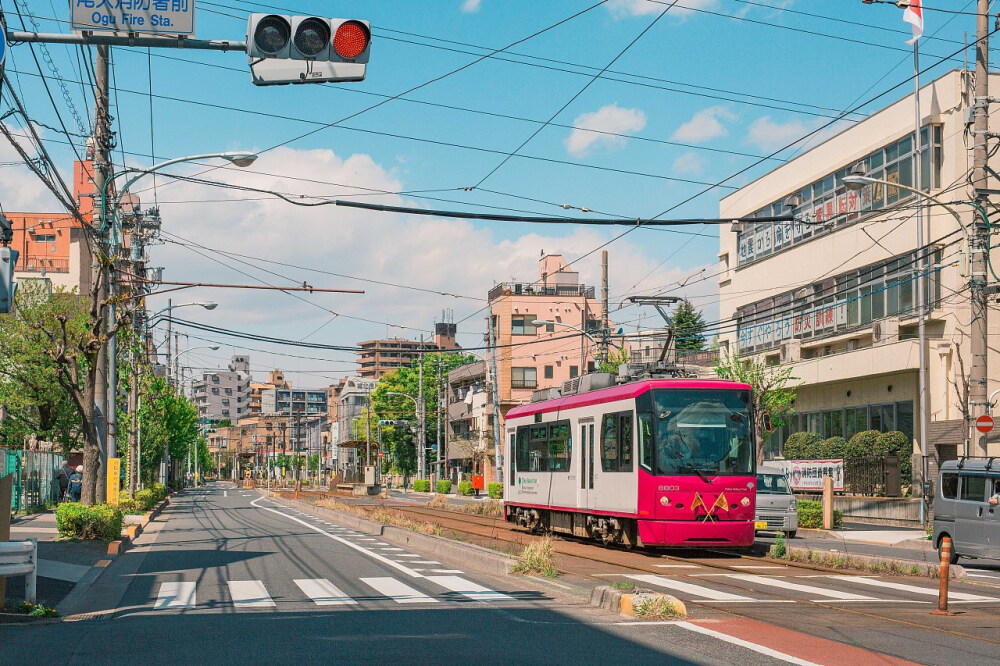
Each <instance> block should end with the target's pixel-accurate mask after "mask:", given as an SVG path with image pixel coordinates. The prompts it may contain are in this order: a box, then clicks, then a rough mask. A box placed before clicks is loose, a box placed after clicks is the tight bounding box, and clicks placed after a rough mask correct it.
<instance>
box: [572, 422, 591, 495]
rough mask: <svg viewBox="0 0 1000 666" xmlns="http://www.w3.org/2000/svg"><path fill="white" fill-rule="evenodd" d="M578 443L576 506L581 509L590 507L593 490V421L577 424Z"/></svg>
mask: <svg viewBox="0 0 1000 666" xmlns="http://www.w3.org/2000/svg"><path fill="white" fill-rule="evenodd" d="M577 427H578V428H579V434H580V438H579V439H578V440H577V441H578V442H580V444H579V446H577V447H576V449H577V454H576V455H577V459H578V461H579V465H578V467H577V470H578V471H577V480H576V505H577V507H579V508H581V509H585V508H587V507H589V506H590V491H591V490H593V488H594V419H592V418H591V419H585V420H582V421H580V422H579V425H578V426H577Z"/></svg>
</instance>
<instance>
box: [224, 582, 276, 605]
mask: <svg viewBox="0 0 1000 666" xmlns="http://www.w3.org/2000/svg"><path fill="white" fill-rule="evenodd" d="M229 595H230V596H231V597H232V598H233V605H234V606H236V607H237V608H271V607H272V606H274V605H275V603H274V600H273V599H271V595H270V594H268V593H267V588H265V587H264V583H262V582H260V581H259V580H231V581H229Z"/></svg>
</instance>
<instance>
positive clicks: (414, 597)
mask: <svg viewBox="0 0 1000 666" xmlns="http://www.w3.org/2000/svg"><path fill="white" fill-rule="evenodd" d="M361 582H363V583H365V584H366V585H368V586H370V587H373V588H375V589H376V590H378V591H379V593H381V594H383V595H385V596H387V597H389V598H390V599H392V600H393V601H395V602H396V603H397V604H436V603H437V602H438V600H437V599H434V598H432V597H429V596H427V595H426V594H424V593H423V592H420V591H418V590H414V589H413V588H412V587H410V586H409V585H407V584H406V583H403V582H400V581H398V580H396V579H395V578H389V577H383V578H362V579H361Z"/></svg>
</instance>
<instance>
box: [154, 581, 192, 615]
mask: <svg viewBox="0 0 1000 666" xmlns="http://www.w3.org/2000/svg"><path fill="white" fill-rule="evenodd" d="M195 586H196V583H193V582H190V583H189V582H184V581H181V582H175V583H160V591H159V593H158V594H157V595H156V603H155V604H153V610H169V609H177V608H194V607H195V606H196V605H197V603H198V602H197V600H196V598H195Z"/></svg>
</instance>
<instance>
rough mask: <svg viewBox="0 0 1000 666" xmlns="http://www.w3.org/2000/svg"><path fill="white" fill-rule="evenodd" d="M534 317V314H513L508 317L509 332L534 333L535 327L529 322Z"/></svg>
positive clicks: (519, 333) (512, 333) (513, 333)
mask: <svg viewBox="0 0 1000 666" xmlns="http://www.w3.org/2000/svg"><path fill="white" fill-rule="evenodd" d="M535 319H536V317H535V315H513V316H512V317H511V318H510V334H511V335H535V331H536V327H535V325H534V324H532V323H531V322H533V321H535Z"/></svg>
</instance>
